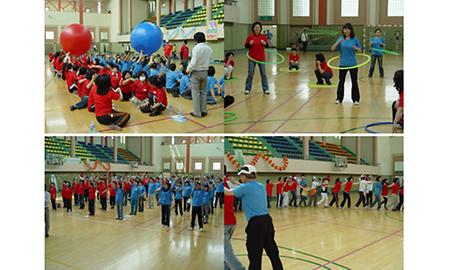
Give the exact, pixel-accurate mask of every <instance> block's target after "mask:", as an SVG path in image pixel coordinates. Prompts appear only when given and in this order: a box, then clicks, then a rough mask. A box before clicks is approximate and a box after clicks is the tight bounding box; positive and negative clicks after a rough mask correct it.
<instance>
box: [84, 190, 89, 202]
mask: <svg viewBox="0 0 450 270" xmlns="http://www.w3.org/2000/svg"><path fill="white" fill-rule="evenodd" d="M88 196H89V189H85V190H84V202H86V203H87V202H88V199H89V197H88Z"/></svg>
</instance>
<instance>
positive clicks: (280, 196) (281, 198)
mask: <svg viewBox="0 0 450 270" xmlns="http://www.w3.org/2000/svg"><path fill="white" fill-rule="evenodd" d="M282 204H283V195H281V194H277V208H278V207H281V205H282Z"/></svg>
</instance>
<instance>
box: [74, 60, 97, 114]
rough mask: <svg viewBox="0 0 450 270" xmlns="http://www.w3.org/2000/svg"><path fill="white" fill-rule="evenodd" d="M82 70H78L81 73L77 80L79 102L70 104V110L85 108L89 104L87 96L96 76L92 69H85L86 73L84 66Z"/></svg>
mask: <svg viewBox="0 0 450 270" xmlns="http://www.w3.org/2000/svg"><path fill="white" fill-rule="evenodd" d="M82 69H83V71H81V70H80V73H81V75H79V80H78V96H79V97H80V102H78V103H76V104H74V105H72V106H70V110H71V111H74V110H81V109H84V108H86V106H87V105H89V103H90V102H89V96H90V93H91V88H92V86H93V85H94V82H95V79H96V78H97V74H95V73H94V71H92V70H88V71H86V74H85V75H83V73H84V68H82Z"/></svg>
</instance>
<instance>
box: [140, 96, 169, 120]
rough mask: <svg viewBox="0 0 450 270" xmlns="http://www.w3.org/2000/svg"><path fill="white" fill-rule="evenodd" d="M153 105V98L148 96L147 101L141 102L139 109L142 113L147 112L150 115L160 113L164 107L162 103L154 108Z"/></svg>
mask: <svg viewBox="0 0 450 270" xmlns="http://www.w3.org/2000/svg"><path fill="white" fill-rule="evenodd" d="M153 105H155V102H154V101H153V98H150V99H149V101H148V103H145V104H142V105H141V106H139V109H140V110H141V112H143V113H149V114H150V116H156V115H160V114H161V113H162V112H163V111H164V110H165V109H166V107H164V105H160V106H158V107H156V108H153Z"/></svg>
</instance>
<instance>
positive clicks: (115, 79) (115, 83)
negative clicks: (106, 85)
mask: <svg viewBox="0 0 450 270" xmlns="http://www.w3.org/2000/svg"><path fill="white" fill-rule="evenodd" d="M108 75H109V76H110V77H111V87H112V88H114V89H116V88H117V87H119V82H120V81H121V80H122V73H120V72H118V73H116V74H112V73H111V72H109V74H108Z"/></svg>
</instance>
